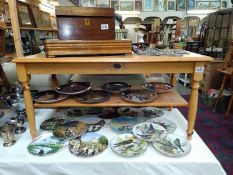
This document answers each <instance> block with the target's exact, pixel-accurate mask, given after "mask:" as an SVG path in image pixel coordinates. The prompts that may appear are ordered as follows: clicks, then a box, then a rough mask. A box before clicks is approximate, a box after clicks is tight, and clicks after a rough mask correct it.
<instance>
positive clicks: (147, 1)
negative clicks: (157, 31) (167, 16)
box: [143, 0, 154, 11]
mask: <svg viewBox="0 0 233 175" xmlns="http://www.w3.org/2000/svg"><path fill="white" fill-rule="evenodd" d="M143 2H144V4H143V6H144V9H143V11H153V6H154V1H153V0H144V1H143Z"/></svg>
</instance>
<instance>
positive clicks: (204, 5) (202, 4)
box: [196, 1, 210, 10]
mask: <svg viewBox="0 0 233 175" xmlns="http://www.w3.org/2000/svg"><path fill="white" fill-rule="evenodd" d="M209 8H210V2H209V1H196V9H197V10H206V9H209Z"/></svg>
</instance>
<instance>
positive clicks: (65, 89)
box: [55, 82, 91, 95]
mask: <svg viewBox="0 0 233 175" xmlns="http://www.w3.org/2000/svg"><path fill="white" fill-rule="evenodd" d="M90 89H91V83H89V82H70V83H68V84H65V85H62V86H59V87H57V88H56V89H55V91H56V92H57V93H60V94H66V95H77V94H81V93H84V92H87V91H89V90H90Z"/></svg>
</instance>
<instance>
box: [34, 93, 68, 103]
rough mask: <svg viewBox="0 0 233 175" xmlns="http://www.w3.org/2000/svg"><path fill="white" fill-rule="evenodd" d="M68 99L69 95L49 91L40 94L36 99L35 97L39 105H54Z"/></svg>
mask: <svg viewBox="0 0 233 175" xmlns="http://www.w3.org/2000/svg"><path fill="white" fill-rule="evenodd" d="M67 98H68V95H64V94H59V93H57V92H55V91H54V90H48V91H41V92H39V93H38V94H37V95H36V97H34V101H35V102H37V103H54V102H58V101H62V100H64V99H67Z"/></svg>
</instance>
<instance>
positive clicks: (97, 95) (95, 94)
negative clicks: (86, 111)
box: [76, 90, 111, 103]
mask: <svg viewBox="0 0 233 175" xmlns="http://www.w3.org/2000/svg"><path fill="white" fill-rule="evenodd" d="M110 98H111V94H110V93H109V92H106V91H100V90H91V91H88V92H85V93H83V94H80V95H78V96H77V97H76V100H77V101H79V102H80V103H101V102H105V101H108V100H110Z"/></svg>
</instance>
